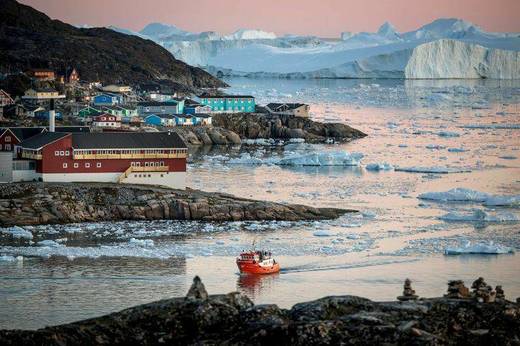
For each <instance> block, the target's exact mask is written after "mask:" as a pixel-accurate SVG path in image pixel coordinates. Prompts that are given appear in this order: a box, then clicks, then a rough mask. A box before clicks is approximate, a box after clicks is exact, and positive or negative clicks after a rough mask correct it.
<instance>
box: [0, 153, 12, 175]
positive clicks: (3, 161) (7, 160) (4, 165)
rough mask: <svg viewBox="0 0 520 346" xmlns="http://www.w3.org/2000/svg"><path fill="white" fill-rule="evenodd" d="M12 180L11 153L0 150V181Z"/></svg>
mask: <svg viewBox="0 0 520 346" xmlns="http://www.w3.org/2000/svg"><path fill="white" fill-rule="evenodd" d="M12 180H13V153H12V152H10V151H0V183H9V182H11V181H12Z"/></svg>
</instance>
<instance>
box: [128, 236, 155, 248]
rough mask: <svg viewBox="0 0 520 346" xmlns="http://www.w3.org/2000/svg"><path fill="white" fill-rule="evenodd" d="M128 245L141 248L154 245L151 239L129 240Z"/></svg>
mask: <svg viewBox="0 0 520 346" xmlns="http://www.w3.org/2000/svg"><path fill="white" fill-rule="evenodd" d="M128 244H130V245H134V246H141V247H153V246H154V245H155V244H154V242H153V240H152V239H136V238H130V240H129V241H128Z"/></svg>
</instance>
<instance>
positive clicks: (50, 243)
mask: <svg viewBox="0 0 520 346" xmlns="http://www.w3.org/2000/svg"><path fill="white" fill-rule="evenodd" d="M36 245H38V246H42V247H59V246H63V245H61V244H59V243H57V242H55V241H54V240H50V239H47V240H41V241H39V242H37V243H36Z"/></svg>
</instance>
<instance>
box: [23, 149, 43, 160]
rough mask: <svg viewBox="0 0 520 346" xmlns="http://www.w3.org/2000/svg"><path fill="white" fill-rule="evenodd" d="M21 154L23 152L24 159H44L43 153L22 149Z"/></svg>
mask: <svg viewBox="0 0 520 346" xmlns="http://www.w3.org/2000/svg"><path fill="white" fill-rule="evenodd" d="M21 154H22V158H24V159H33V160H41V159H42V154H37V153H31V152H27V151H22V153H21Z"/></svg>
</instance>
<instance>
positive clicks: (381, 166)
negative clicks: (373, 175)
mask: <svg viewBox="0 0 520 346" xmlns="http://www.w3.org/2000/svg"><path fill="white" fill-rule="evenodd" d="M365 169H366V170H367V171H391V170H393V169H394V166H392V165H391V164H389V163H386V162H384V163H369V164H368V165H366V167H365Z"/></svg>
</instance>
